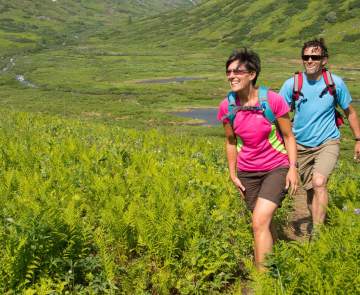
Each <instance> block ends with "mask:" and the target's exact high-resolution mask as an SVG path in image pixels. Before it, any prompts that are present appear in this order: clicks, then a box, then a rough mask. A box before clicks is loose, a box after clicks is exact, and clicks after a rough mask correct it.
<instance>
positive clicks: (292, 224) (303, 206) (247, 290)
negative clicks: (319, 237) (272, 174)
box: [241, 188, 312, 295]
mask: <svg viewBox="0 0 360 295" xmlns="http://www.w3.org/2000/svg"><path fill="white" fill-rule="evenodd" d="M293 200H294V202H293V211H292V212H291V213H290V215H289V220H288V222H287V224H286V225H285V226H284V227H283V228H278V229H277V234H278V239H279V240H283V241H299V242H303V241H308V240H309V237H310V232H311V225H312V223H311V216H310V212H309V210H308V208H307V202H306V192H305V191H304V190H303V189H302V188H299V189H298V191H297V193H296V195H294V196H293ZM253 294H254V290H252V288H251V287H250V286H249V285H247V284H245V286H244V287H243V288H242V290H241V295H253Z"/></svg>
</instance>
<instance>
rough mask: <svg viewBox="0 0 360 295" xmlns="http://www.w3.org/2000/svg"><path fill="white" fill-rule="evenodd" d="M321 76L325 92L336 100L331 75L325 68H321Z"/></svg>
mask: <svg viewBox="0 0 360 295" xmlns="http://www.w3.org/2000/svg"><path fill="white" fill-rule="evenodd" d="M322 75H323V78H324V81H325V84H326V87H327V90H328V91H329V93H330V94H331V95H332V96H333V97H334V98H335V99H337V93H336V86H335V83H334V79H333V78H332V76H331V73H330V72H329V71H328V70H327V69H326V68H323V69H322Z"/></svg>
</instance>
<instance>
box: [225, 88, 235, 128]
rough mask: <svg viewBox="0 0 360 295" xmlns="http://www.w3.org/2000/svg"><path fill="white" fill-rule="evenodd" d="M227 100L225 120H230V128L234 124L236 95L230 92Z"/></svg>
mask: <svg viewBox="0 0 360 295" xmlns="http://www.w3.org/2000/svg"><path fill="white" fill-rule="evenodd" d="M227 100H228V115H227V118H229V120H230V124H231V126H232V125H233V123H234V120H235V116H236V111H235V108H236V93H235V92H234V91H230V92H229V93H228V95H227Z"/></svg>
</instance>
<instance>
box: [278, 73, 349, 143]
mask: <svg viewBox="0 0 360 295" xmlns="http://www.w3.org/2000/svg"><path fill="white" fill-rule="evenodd" d="M332 77H333V80H334V83H335V85H336V93H337V96H338V97H337V103H338V105H339V106H340V107H341V108H342V109H343V110H345V109H347V108H348V107H349V104H350V103H351V101H352V98H351V95H350V93H349V90H348V89H347V87H346V85H345V83H344V81H343V80H342V79H341V78H340V77H338V76H336V75H334V74H332ZM293 85H294V77H292V78H290V79H288V80H287V81H285V83H284V85H283V86H282V87H281V89H280V95H281V96H283V97H284V98H285V99H286V101H287V102H288V103H289V104H291V100H292V93H293ZM325 88H326V83H325V81H324V78H323V77H321V79H320V80H315V81H312V80H308V79H307V76H306V74H304V73H303V86H302V89H301V92H302V94H303V95H304V96H300V97H299V99H298V100H297V101H296V102H295V116H294V123H293V132H294V135H295V137H296V141H297V143H299V144H301V145H304V146H308V147H316V146H319V145H321V144H322V143H324V142H326V141H328V140H329V139H339V138H340V132H339V129H338V128H337V126H336V123H335V108H334V106H335V101H334V97H333V96H332V95H331V94H330V93H329V92H328V91H327V92H326V93H325V94H323V95H321V94H322V92H323V91H324V89H325Z"/></svg>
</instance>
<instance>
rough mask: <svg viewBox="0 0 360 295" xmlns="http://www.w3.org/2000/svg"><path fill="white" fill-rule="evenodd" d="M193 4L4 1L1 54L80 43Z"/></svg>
mask: <svg viewBox="0 0 360 295" xmlns="http://www.w3.org/2000/svg"><path fill="white" fill-rule="evenodd" d="M193 5H194V4H192V3H191V2H190V1H185V0H153V1H141V0H138V1H130V0H117V1H116V0H105V1H96V0H86V1H73V0H46V1H44V0H31V1H30V0H14V1H6V0H1V1H0V55H2V56H3V55H10V54H14V53H16V52H21V51H23V50H24V49H27V50H29V49H30V50H34V49H42V48H44V47H47V46H48V45H54V44H62V45H66V44H73V43H78V42H79V39H81V38H84V34H85V36H86V35H89V34H94V33H95V32H96V31H97V30H100V29H102V30H103V29H104V27H107V26H112V27H113V28H119V27H122V26H124V25H125V24H128V23H130V24H131V22H132V21H133V20H135V19H136V18H138V17H144V16H145V15H152V14H157V13H160V12H162V11H166V10H169V9H174V8H176V7H179V6H193Z"/></svg>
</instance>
